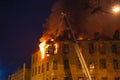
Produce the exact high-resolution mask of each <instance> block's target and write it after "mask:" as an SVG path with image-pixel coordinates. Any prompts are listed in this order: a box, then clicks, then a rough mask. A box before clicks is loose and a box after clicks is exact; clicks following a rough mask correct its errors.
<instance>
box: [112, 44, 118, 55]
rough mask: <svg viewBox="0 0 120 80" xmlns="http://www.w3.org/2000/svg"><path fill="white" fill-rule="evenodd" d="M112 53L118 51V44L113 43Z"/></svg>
mask: <svg viewBox="0 0 120 80" xmlns="http://www.w3.org/2000/svg"><path fill="white" fill-rule="evenodd" d="M112 53H115V54H117V53H118V51H117V45H115V44H114V45H112Z"/></svg>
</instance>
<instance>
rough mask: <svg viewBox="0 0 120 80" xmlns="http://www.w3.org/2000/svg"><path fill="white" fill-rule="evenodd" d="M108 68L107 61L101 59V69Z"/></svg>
mask: <svg viewBox="0 0 120 80" xmlns="http://www.w3.org/2000/svg"><path fill="white" fill-rule="evenodd" d="M106 67H107V66H106V60H105V59H100V68H103V69H105V68H106Z"/></svg>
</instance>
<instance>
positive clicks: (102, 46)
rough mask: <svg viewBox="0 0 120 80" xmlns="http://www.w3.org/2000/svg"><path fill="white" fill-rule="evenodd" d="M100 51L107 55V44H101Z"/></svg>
mask: <svg viewBox="0 0 120 80" xmlns="http://www.w3.org/2000/svg"><path fill="white" fill-rule="evenodd" d="M99 51H100V53H102V54H104V53H106V51H105V43H100V45H99Z"/></svg>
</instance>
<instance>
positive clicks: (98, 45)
mask: <svg viewBox="0 0 120 80" xmlns="http://www.w3.org/2000/svg"><path fill="white" fill-rule="evenodd" d="M78 44H79V47H80V50H81V52H82V55H83V57H84V59H85V62H86V64H87V67H88V69H89V71H90V75H91V77H92V80H120V40H80V41H78ZM48 48H49V47H48ZM50 49H51V48H50ZM51 52H52V51H50V50H49V49H48V50H46V55H45V58H44V59H42V58H41V53H40V51H39V50H38V51H37V52H36V53H34V54H33V55H32V61H31V80H85V75H84V73H83V69H82V67H81V63H80V61H79V59H78V57H77V55H76V51H75V49H74V46H73V42H72V41H70V40H61V41H59V47H58V51H57V53H56V54H53V53H51ZM47 54H49V56H47Z"/></svg>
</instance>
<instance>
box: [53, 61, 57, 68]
mask: <svg viewBox="0 0 120 80" xmlns="http://www.w3.org/2000/svg"><path fill="white" fill-rule="evenodd" d="M56 69H57V61H55V60H54V61H53V70H56Z"/></svg>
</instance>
